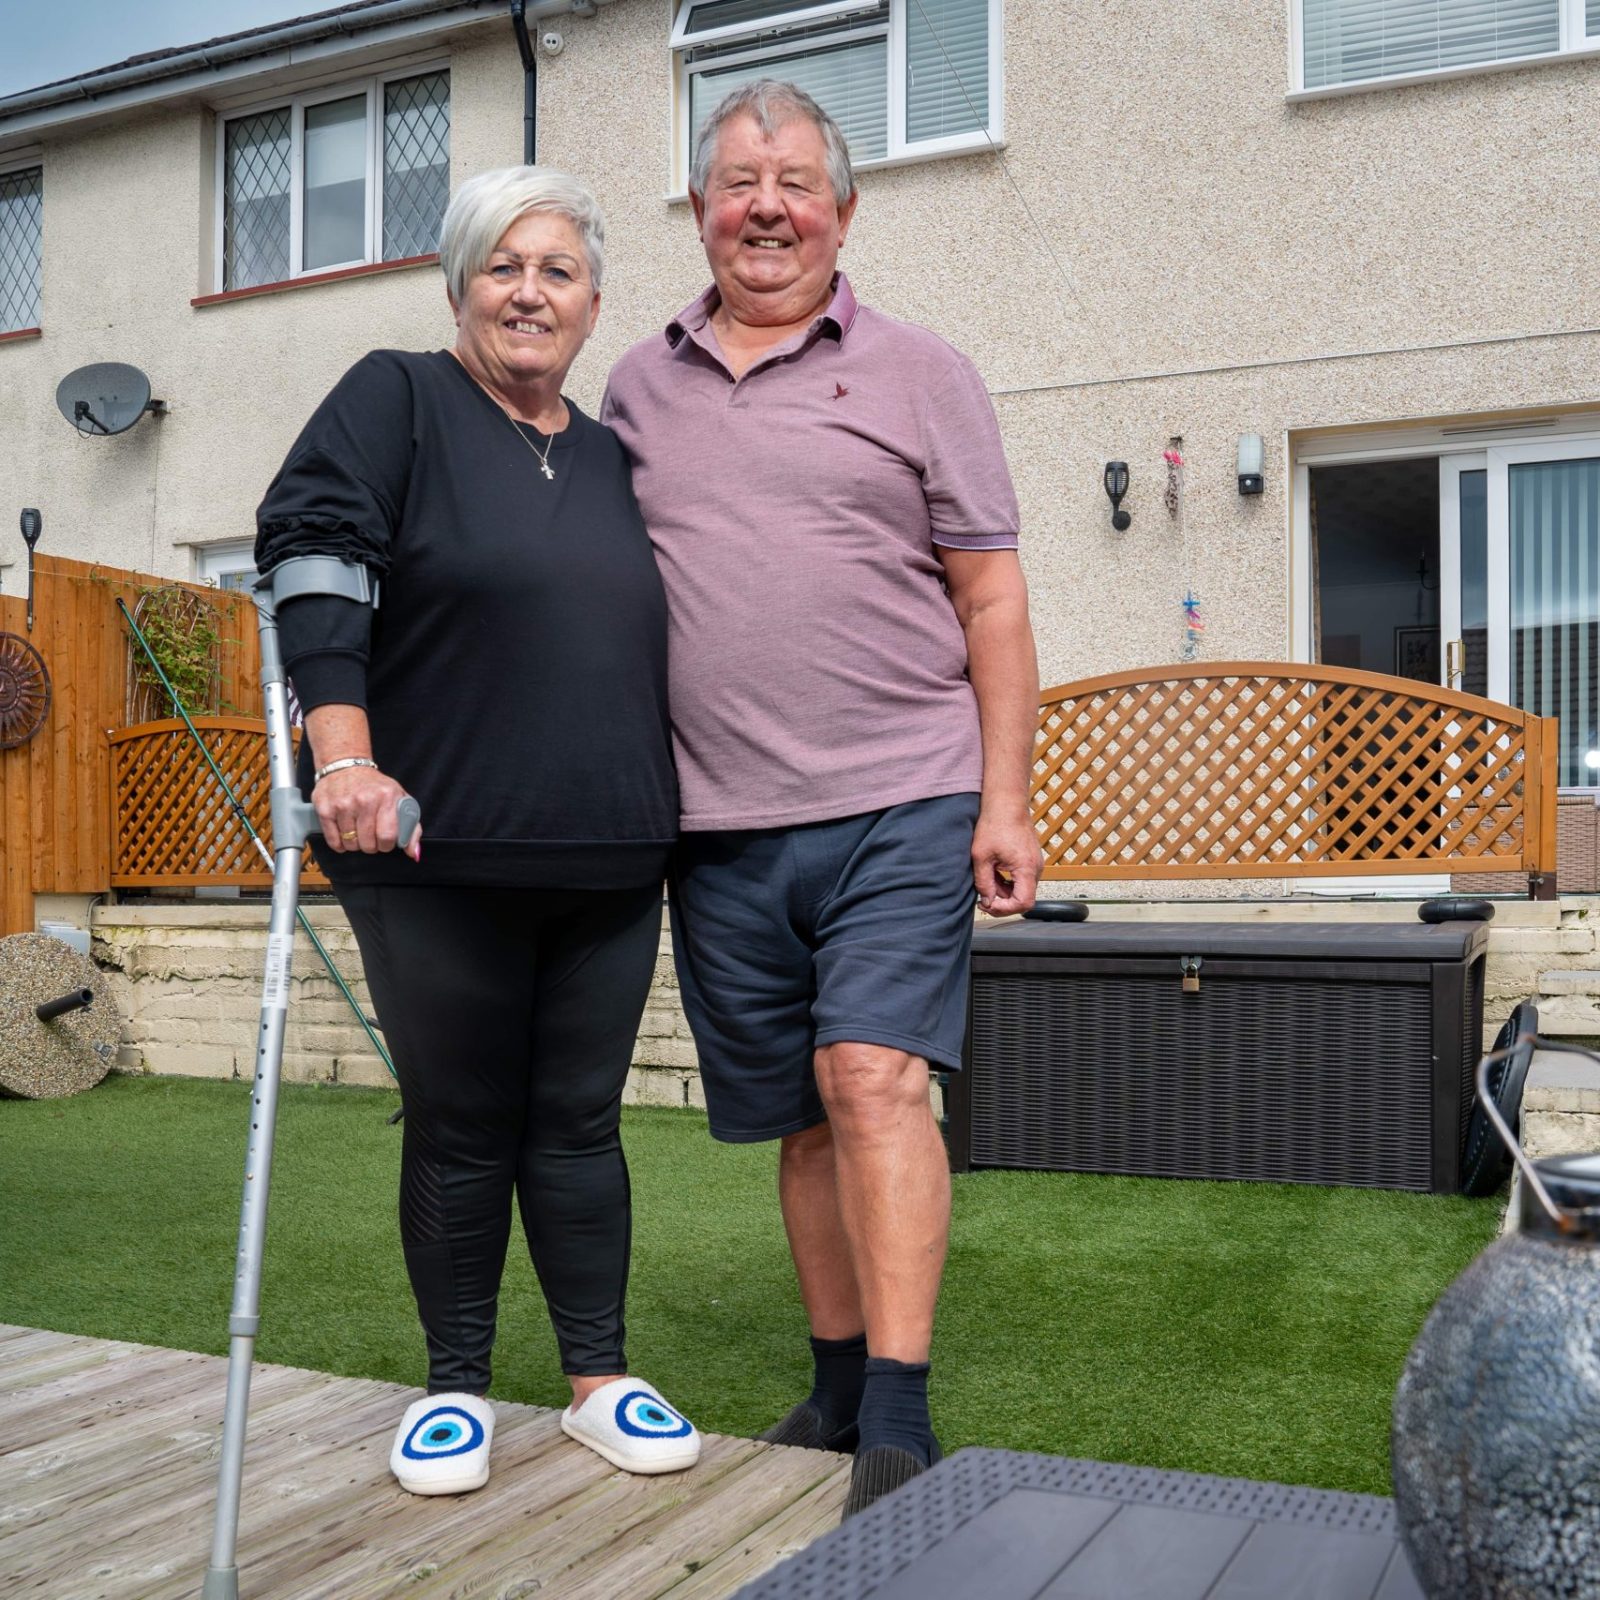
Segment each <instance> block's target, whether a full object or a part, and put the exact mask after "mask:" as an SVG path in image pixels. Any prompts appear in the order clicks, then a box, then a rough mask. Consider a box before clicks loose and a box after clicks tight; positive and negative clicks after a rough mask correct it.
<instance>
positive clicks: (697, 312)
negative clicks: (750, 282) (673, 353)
mask: <svg viewBox="0 0 1600 1600" xmlns="http://www.w3.org/2000/svg"><path fill="white" fill-rule="evenodd" d="M721 304H722V295H721V293H720V291H719V290H718V289H717V286H716V284H714V283H713V284H711V285H710V286H709V287H708V288H707V289H706V290H705V292H704V293H703V294H699V295H696V296H695V298H694V299H693V300H691V301H690V302H689V304H688V305H686V306H685V307H684V308H683V310H682V311H680V312H679V313H678V314H677V316H675V317H674V318H673V319H672V321H671V322H669V323H668V324H667V330H666V332H667V343H668V344H669V345H670V346H671V347H672V348H673V349H674V350H676V349H677V348H678V346H679V345H680V344H681V343H682V342H683V341H684V339H685V338H686V337H692V336H693V335H695V334H703V333H704V331H705V328H706V324H707V323H709V322H710V321H711V317H712V313H713V312H715V311H716V309H717V307H718V306H719V305H721ZM859 310H860V306H859V305H858V303H857V301H856V297H855V291H854V290H853V289H852V288H851V287H850V280H849V279H848V278H847V277H845V275H844V274H843V273H842V272H836V273H834V275H833V298H832V299H830V300H829V301H828V305H827V309H826V310H825V311H823V312H822V313H821V314H820V315H819V316H817V317H814V318H813V319H812V321H811V325H810V327H809V328H807V330H806V334H805V335H802V337H806V336H809V335H811V334H815V333H826V334H828V335H829V336H830V337H831V338H833V339H835V340H836V341H838V342H839V343H841V344H842V343H843V342H844V336H845V335H846V334H847V333H848V332H849V331H850V328H851V325H852V324H853V323H854V322H855V320H856V312H857V311H859ZM695 342H696V343H700V342H702V341H701V340H698V339H697V340H695Z"/></svg>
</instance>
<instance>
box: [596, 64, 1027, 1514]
mask: <svg viewBox="0 0 1600 1600" xmlns="http://www.w3.org/2000/svg"><path fill="white" fill-rule="evenodd" d="M690 198H691V200H692V202H693V205H694V215H695V219H696V221H697V223H698V224H699V228H700V238H701V240H702V242H703V244H704V246H705V252H706V258H707V261H708V262H709V264H710V268H711V275H712V278H713V284H712V287H710V288H709V289H707V290H706V292H705V293H704V294H703V295H701V296H700V298H699V299H698V300H696V301H695V303H694V304H693V305H691V306H690V307H688V309H687V310H685V311H683V312H682V313H680V314H679V315H678V316H677V317H676V318H675V319H674V320H673V321H672V322H671V323H670V324H668V326H667V330H666V335H665V337H664V338H663V337H660V336H656V337H653V338H650V339H647V340H645V341H644V342H643V343H641V344H639V345H636V346H635V347H634V348H633V349H631V350H630V351H628V353H627V354H626V355H625V356H624V357H623V358H622V360H621V361H620V362H619V363H618V365H617V367H616V369H615V370H614V371H613V373H612V375H611V382H610V387H609V390H608V393H607V397H606V403H605V407H604V410H603V412H602V415H603V417H604V419H605V420H606V421H608V422H609V423H610V424H611V426H612V427H613V428H615V429H616V431H617V433H618V434H619V435H620V436H621V439H622V442H623V444H624V446H625V447H626V449H627V451H628V454H629V456H630V457H631V458H632V461H633V469H634V486H635V489H636V492H637V494H638V497H639V503H640V506H641V508H642V510H643V512H644V518H645V523H646V526H647V527H648V529H649V531H650V537H651V539H652V541H653V542H654V545H655V550H656V557H657V560H658V562H659V564H660V567H661V571H662V575H663V577H664V578H665V580H666V589H667V599H668V611H669V618H670V632H669V664H670V666H669V671H670V679H669V681H670V691H671V710H672V718H673V726H674V735H675V745H676V755H677V763H678V777H679V784H680V789H681V793H682V803H683V819H682V826H683V837H682V840H681V843H680V847H679V852H678V857H677V859H676V863H675V866H674V869H673V881H672V912H673V940H674V948H675V952H676V957H677V963H678V973H679V979H680V982H681V985H682V990H683V998H684V1006H685V1009H686V1011H687V1013H688V1016H689V1021H690V1024H691V1026H692V1027H693V1029H694V1035H695V1040H696V1044H697V1047H698V1051H699V1056H700V1067H701V1076H702V1081H703V1083H704V1086H705V1093H706V1103H707V1106H708V1107H709V1111H710V1120H711V1131H712V1133H713V1134H714V1135H715V1136H716V1137H717V1138H719V1139H724V1140H733V1141H751V1140H761V1139H781V1140H782V1141H783V1143H782V1154H781V1159H780V1163H779V1194H780V1198H781V1203H782V1207H783V1218H784V1224H785V1227H786V1228H787V1231H788V1235H789V1243H790V1247H791V1249H792V1250H793V1253H794V1261H795V1270H796V1273H797V1275H798V1278H799V1283H800V1293H801V1297H802V1299H803V1300H804V1302H805V1307H806V1312H807V1315H808V1318H809V1320H810V1324H811V1335H812V1339H811V1344H812V1352H813V1357H814V1362H815V1382H814V1386H813V1389H812V1392H811V1395H810V1396H809V1397H808V1398H807V1399H806V1400H805V1401H803V1402H801V1403H800V1404H799V1405H797V1406H795V1408H794V1409H793V1410H792V1411H791V1412H790V1413H789V1414H788V1416H786V1417H785V1418H783V1419H782V1421H781V1422H779V1423H778V1424H777V1425H776V1426H775V1427H774V1428H772V1429H771V1430H769V1432H768V1433H767V1434H766V1435H764V1437H766V1438H768V1439H772V1440H775V1441H778V1442H782V1443H786V1444H799V1445H810V1446H814V1447H818V1448H830V1449H850V1448H852V1447H853V1448H855V1450H856V1464H855V1471H854V1475H853V1478H852V1483H851V1491H850V1499H849V1501H848V1503H847V1506H846V1515H847V1516H848V1515H850V1514H851V1513H852V1512H854V1511H857V1510H860V1509H862V1508H863V1507H864V1506H866V1505H868V1504H870V1503H871V1502H872V1501H873V1500H874V1499H876V1498H877V1497H878V1496H879V1495H880V1494H882V1493H885V1492H887V1491H888V1490H889V1489H891V1488H894V1487H895V1486H896V1485H898V1484H900V1483H902V1482H904V1481H905V1480H906V1479H907V1478H909V1477H911V1476H914V1475H915V1474H916V1473H918V1472H921V1471H923V1470H924V1469H925V1468H926V1467H928V1466H929V1465H930V1464H931V1463H932V1462H933V1461H935V1460H937V1459H938V1456H939V1446H938V1443H937V1441H936V1440H935V1438H934V1435H933V1429H932V1425H931V1422H930V1419H929V1413H928V1398H927V1383H928V1352H929V1341H930V1338H931V1335H932V1329H933V1313H934V1303H935V1300H936V1299H937V1297H938V1290H939V1278H940V1274H941V1272H942V1270H943V1266H944V1256H945V1247H946V1239H947V1235H948V1230H949V1216H950V1184H949V1177H948V1169H947V1166H946V1162H945V1155H944V1150H943V1146H942V1144H941V1141H940V1138H939V1130H938V1127H937V1125H936V1123H935V1121H934V1118H933V1115H932V1112H931V1110H930V1107H929V1103H928V1069H929V1066H930V1065H935V1066H941V1067H947V1068H956V1067H958V1066H959V1064H960V1058H961V1046H962V1035H963V1031H964V1027H965V1020H966V992H967V959H968V949H969V945H970V941H971V933H972V910H973V890H974V884H976V890H977V903H978V904H979V905H980V906H982V907H983V909H984V910H986V911H990V912H994V913H1004V912H1012V911H1022V910H1026V909H1027V908H1028V906H1030V905H1031V904H1032V903H1033V895H1034V886H1035V882H1036V880H1037V877H1038V870H1039V847H1038V841H1037V838H1036V836H1035V834H1034V830H1033V827H1032V824H1031V822H1030V819H1029V813H1028V796H1029V788H1030V784H1029V757H1030V753H1031V750H1032V745H1033V735H1034V728H1035V722H1036V716H1037V708H1038V675H1037V668H1036V665H1035V662H1034V650H1033V638H1032V633H1031V631H1030V628H1029V624H1028V609H1027V590H1026V587H1025V585H1024V582H1023V577H1022V569H1021V566H1020V565H1019V563H1018V560H1017V554H1016V544H1017V505H1016V498H1015V496H1014V494H1013V492H1012V488H1011V481H1010V477H1009V474H1008V473H1007V470H1006V464H1005V458H1004V455H1003V453H1002V450H1001V445H1000V437H999V430H998V428H997V426H996V424H995V418H994V412H993V409H992V407H991V406H990V404H989V398H988V394H987V392H986V391H985V389H984V386H983V382H982V380H981V379H980V378H979V376H978V374H977V372H976V371H975V370H974V368H973V366H972V364H971V363H970V362H969V361H968V360H967V359H966V358H965V357H964V356H962V355H960V354H958V353H957V352H956V351H955V350H953V349H951V348H950V346H949V345H947V344H945V343H944V342H943V341H942V340H941V339H939V338H937V337H935V336H934V335H933V334H932V333H929V332H927V331H926V330H924V329H921V328H917V327H913V326H911V325H909V324H906V323H902V322H897V321H895V320H894V319H892V318H890V317H887V316H884V315H882V314H881V313H878V312H875V311H872V310H869V309H868V308H866V307H864V306H861V305H860V304H858V303H857V301H856V298H855V296H854V294H852V292H851V289H850V285H849V283H848V282H847V281H846V280H845V278H844V275H843V274H842V273H840V272H839V271H838V270H837V262H838V255H839V250H840V247H841V246H842V245H843V244H844V242H845V237H846V235H847V234H848V232H849V229H850V222H851V218H852V217H853V215H854V213H855V209H856V200H857V195H856V190H855V182H854V178H853V176H852V173H851V169H850V159H849V155H848V152H847V150H846V146H845V141H844V137H843V135H842V134H841V133H840V131H839V128H838V126H837V125H836V124H835V123H834V122H833V120H832V119H831V118H830V117H828V116H827V114H826V113H825V112H823V111H822V109H821V108H820V107H819V106H818V105H817V104H816V102H815V101H814V100H812V99H811V98H810V96H808V95H806V94H804V93H802V92H801V91H800V90H798V89H796V88H795V87H793V86H792V85H789V84H781V83H775V82H772V81H770V80H764V81H762V82H758V83H754V84H750V85H747V86H746V87H744V88H741V89H738V90H736V91H735V92H734V93H732V94H731V95H729V96H728V98H727V99H725V100H724V101H723V102H722V103H721V104H720V105H719V106H718V107H717V109H716V110H715V111H713V112H712V113H711V115H710V117H709V118H708V119H707V120H706V123H705V125H704V127H703V128H702V130H701V134H700V142H699V145H698V147H697V152H696V156H695V162H694V171H693V175H692V177H691V180H690Z"/></svg>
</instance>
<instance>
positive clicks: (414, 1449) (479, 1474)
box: [389, 1394, 494, 1494]
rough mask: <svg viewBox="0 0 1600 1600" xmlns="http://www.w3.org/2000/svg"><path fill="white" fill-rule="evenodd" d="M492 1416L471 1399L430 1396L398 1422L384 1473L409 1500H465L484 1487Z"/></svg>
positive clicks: (476, 1397) (477, 1398)
mask: <svg viewBox="0 0 1600 1600" xmlns="http://www.w3.org/2000/svg"><path fill="white" fill-rule="evenodd" d="M493 1439H494V1410H493V1408H492V1407H491V1406H490V1404H489V1402H488V1401H487V1400H485V1399H484V1398H483V1397H482V1396H481V1395H476V1394H430V1395H427V1396H426V1397H425V1398H423V1399H421V1400H416V1401H413V1402H412V1404H411V1405H409V1406H407V1407H406V1414H405V1415H404V1416H403V1417H402V1418H401V1419H400V1427H399V1429H398V1431H397V1432H396V1433H395V1436H394V1448H393V1449H392V1450H391V1451H390V1452H389V1470H390V1471H391V1472H392V1473H393V1474H394V1475H395V1477H397V1478H398V1479H399V1480H400V1487H401V1488H402V1489H405V1490H408V1491H409V1492H410V1493H412V1494H467V1493H468V1492H470V1491H471V1490H473V1489H481V1488H482V1487H483V1486H484V1484H486V1483H487V1482H488V1481H489V1445H490V1443H491V1442H492V1441H493Z"/></svg>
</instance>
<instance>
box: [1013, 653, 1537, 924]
mask: <svg viewBox="0 0 1600 1600" xmlns="http://www.w3.org/2000/svg"><path fill="white" fill-rule="evenodd" d="M1043 699H1044V706H1043V709H1042V713H1041V724H1040V731H1039V742H1038V745H1037V747H1036V749H1035V759H1034V790H1035V792H1034V807H1033V816H1034V822H1035V824H1036V825H1037V827H1038V829H1039V835H1040V840H1041V843H1042V844H1043V845H1044V852H1045V872H1044V875H1045V877H1047V878H1054V879H1082V880H1097V879H1099V880H1103V879H1115V878H1120V879H1136V878H1152V879H1159V878H1257V877H1259V878H1271V877H1289V876H1302V875H1313V874H1338V875H1346V874H1348V875H1356V876H1365V875H1372V874H1378V873H1393V872H1399V871H1404V870H1405V869H1406V868H1407V867H1408V866H1410V867H1413V868H1414V867H1416V866H1418V865H1420V864H1424V863H1425V864H1427V865H1429V866H1431V867H1449V868H1451V869H1453V870H1457V871H1497V870H1498V871H1505V872H1509V871H1525V872H1527V873H1528V874H1529V875H1530V878H1531V879H1532V880H1534V887H1535V889H1536V892H1538V893H1539V894H1540V895H1541V896H1553V895H1554V893H1555V850H1556V824H1555V807H1556V776H1557V774H1556V755H1557V744H1556V723H1555V720H1554V719H1553V718H1548V717H1537V716H1532V715H1529V714H1528V713H1525V712H1522V711H1519V710H1517V709H1516V708H1515V707H1513V706H1506V705H1500V704H1498V703H1496V702H1494V701H1491V700H1480V699H1478V698H1476V697H1475V696H1472V695H1464V694H1457V693H1455V692H1454V691H1452V690H1447V689H1435V688H1433V687H1431V686H1429V685H1427V684H1421V683H1417V682H1414V681H1412V680H1411V679H1409V678H1389V677H1383V676H1380V675H1379V674H1377V673H1370V672H1356V671H1351V670H1348V669H1343V668H1332V667H1319V666H1292V667H1291V666H1286V665H1284V664H1282V663H1277V662H1253V661H1233V662H1219V663H1212V664H1209V665H1207V666H1205V667H1172V668H1145V669H1142V670H1139V671H1134V672H1123V673H1114V674H1112V675H1110V676H1107V677H1101V678H1091V679H1086V680H1084V681H1082V682H1079V683H1071V684H1065V685H1062V686H1061V687H1059V688H1055V689H1049V690H1046V691H1045V694H1044V696H1043Z"/></svg>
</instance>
